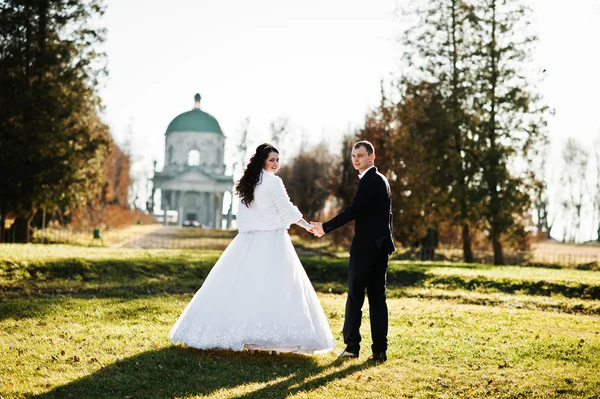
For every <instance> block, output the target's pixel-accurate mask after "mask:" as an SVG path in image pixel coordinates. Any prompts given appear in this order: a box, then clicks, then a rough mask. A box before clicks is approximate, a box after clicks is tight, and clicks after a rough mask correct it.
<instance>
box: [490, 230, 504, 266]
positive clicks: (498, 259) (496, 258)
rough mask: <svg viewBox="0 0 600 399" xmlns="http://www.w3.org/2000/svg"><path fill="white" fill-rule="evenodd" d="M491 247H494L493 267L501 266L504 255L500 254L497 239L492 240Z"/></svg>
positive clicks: (499, 244) (500, 249)
mask: <svg viewBox="0 0 600 399" xmlns="http://www.w3.org/2000/svg"><path fill="white" fill-rule="evenodd" d="M492 246H493V247H494V265H503V264H504V253H503V252H502V244H501V243H500V241H499V240H498V238H496V237H494V238H492Z"/></svg>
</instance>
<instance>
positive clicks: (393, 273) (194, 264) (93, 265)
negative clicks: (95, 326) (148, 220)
mask: <svg viewBox="0 0 600 399" xmlns="http://www.w3.org/2000/svg"><path fill="white" fill-rule="evenodd" d="M217 259H218V257H217V256H206V257H201V258H193V257H192V258H191V259H188V258H186V257H174V258H166V259H165V258H160V257H148V258H143V257H142V258H134V259H119V258H117V259H85V258H71V259H61V260H52V261H37V262H32V263H29V262H23V263H19V264H14V263H11V264H6V263H5V264H3V265H0V266H2V268H1V270H0V272H2V273H1V274H0V276H1V278H0V298H2V299H3V301H1V302H2V303H0V310H2V312H0V320H1V319H5V318H22V317H28V316H34V315H39V314H42V313H43V312H44V309H45V308H47V307H48V306H52V305H53V304H55V303H57V302H60V300H61V299H62V298H64V297H69V298H121V299H131V298H134V299H135V298H143V297H148V296H157V295H169V294H190V295H191V294H193V293H194V292H195V291H196V290H198V288H199V287H200V286H201V285H202V283H203V281H204V279H205V278H206V276H207V275H208V274H209V272H210V270H211V268H212V267H213V265H214V264H215V262H216V261H217ZM302 262H303V265H304V268H305V269H306V272H307V274H308V276H309V278H310V279H311V282H312V283H313V285H314V287H315V289H316V290H318V291H321V292H331V293H337V294H343V293H345V292H346V291H347V285H346V280H347V259H339V258H318V257H307V258H302ZM437 267H448V265H440V264H435V263H431V264H429V263H428V264H414V263H400V262H393V263H392V265H391V266H390V269H389V270H388V280H387V281H388V288H389V290H390V292H393V293H394V295H396V296H398V295H399V296H401V295H402V290H404V289H406V288H429V287H431V286H435V287H436V288H439V289H443V290H446V291H453V290H464V291H470V292H480V293H489V292H499V293H507V294H526V295H532V296H552V295H562V296H564V297H566V298H581V299H592V300H593V299H600V284H596V285H589V284H583V283H578V282H576V281H571V282H560V281H559V282H549V281H544V280H538V281H528V280H521V279H518V278H514V279H511V278H487V277H484V276H473V275H471V276H462V275H438V274H436V273H434V272H432V269H435V268H437ZM459 267H463V266H459ZM464 267H470V268H478V269H479V268H481V269H487V268H489V267H490V266H476V265H470V266H464ZM32 299H35V300H32Z"/></svg>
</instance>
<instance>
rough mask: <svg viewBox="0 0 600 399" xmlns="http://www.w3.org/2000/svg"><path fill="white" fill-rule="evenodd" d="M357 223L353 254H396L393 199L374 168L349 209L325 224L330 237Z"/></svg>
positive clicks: (365, 176) (384, 180)
mask: <svg viewBox="0 0 600 399" xmlns="http://www.w3.org/2000/svg"><path fill="white" fill-rule="evenodd" d="M352 220H355V224H354V238H353V239H352V246H351V247H350V253H351V254H359V253H365V254H366V253H374V252H378V251H382V250H383V251H385V252H386V253H388V254H391V253H392V252H394V251H395V250H396V247H395V246H394V239H393V236H392V197H391V194H390V185H389V183H388V181H387V179H386V178H385V176H384V175H382V174H381V173H379V172H378V171H377V168H371V169H369V170H368V171H367V173H365V175H364V176H363V177H362V178H361V179H360V181H359V183H358V190H357V191H356V195H355V196H354V198H353V199H352V202H351V203H350V205H348V206H347V207H346V208H345V209H344V210H343V211H342V212H340V213H339V214H338V215H337V216H335V217H334V218H333V219H331V220H329V221H327V222H325V223H323V231H325V233H329V232H330V231H332V230H335V229H337V228H338V227H342V226H343V225H345V224H346V223H348V222H350V221H352Z"/></svg>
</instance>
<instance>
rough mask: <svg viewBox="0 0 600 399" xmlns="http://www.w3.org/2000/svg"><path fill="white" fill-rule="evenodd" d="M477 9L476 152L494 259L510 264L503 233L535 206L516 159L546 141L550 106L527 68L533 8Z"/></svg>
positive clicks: (488, 2)
mask: <svg viewBox="0 0 600 399" xmlns="http://www.w3.org/2000/svg"><path fill="white" fill-rule="evenodd" d="M474 13H475V18H476V22H477V27H478V29H477V34H476V35H474V39H475V40H474V46H475V47H474V49H475V52H474V55H475V57H474V65H475V68H476V75H475V77H474V81H473V83H474V87H475V90H474V96H473V109H474V111H475V113H476V119H475V120H474V122H475V123H474V125H473V133H474V135H475V137H476V142H477V148H476V149H475V151H473V154H472V155H473V157H474V159H475V160H476V162H477V163H478V165H479V167H480V168H481V171H482V189H483V190H484V193H485V197H484V205H485V212H484V218H485V221H486V225H487V229H488V231H489V238H490V242H491V243H492V247H493V250H494V264H504V254H503V248H502V242H501V239H502V235H503V234H505V233H507V232H508V231H509V230H510V229H511V228H512V226H513V225H514V224H515V221H516V219H515V215H517V214H523V211H524V210H526V209H528V208H529V207H530V205H531V197H530V193H531V192H532V187H531V186H530V185H529V184H528V182H527V180H526V179H525V178H524V177H523V174H518V173H516V172H515V169H516V168H514V167H513V168H512V170H511V167H512V166H513V165H512V164H513V163H514V162H515V159H522V160H524V161H526V162H527V161H528V160H529V159H530V158H531V156H532V155H533V154H535V148H538V147H540V144H544V142H545V141H546V135H545V126H546V120H545V114H546V111H547V107H546V106H544V105H543V104H542V103H541V100H540V97H539V95H538V94H537V93H536V92H535V86H534V85H533V84H532V82H531V79H528V77H527V75H526V74H525V73H524V71H525V70H526V69H527V68H526V67H527V65H528V62H529V59H530V55H531V53H532V48H533V45H534V44H535V42H536V41H537V38H536V36H535V35H533V34H531V33H530V30H529V26H530V10H529V8H528V7H526V6H525V5H523V4H522V3H521V2H520V1H518V0H481V1H480V2H478V3H477V5H476V6H475V8H474ZM516 32H518V34H516Z"/></svg>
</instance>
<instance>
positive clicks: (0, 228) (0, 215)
mask: <svg viewBox="0 0 600 399" xmlns="http://www.w3.org/2000/svg"><path fill="white" fill-rule="evenodd" d="M5 217H6V216H5V213H4V211H3V210H2V209H1V208H0V243H3V242H4V241H5V233H6V231H5V227H4V226H5V221H4V218H5Z"/></svg>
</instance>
